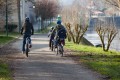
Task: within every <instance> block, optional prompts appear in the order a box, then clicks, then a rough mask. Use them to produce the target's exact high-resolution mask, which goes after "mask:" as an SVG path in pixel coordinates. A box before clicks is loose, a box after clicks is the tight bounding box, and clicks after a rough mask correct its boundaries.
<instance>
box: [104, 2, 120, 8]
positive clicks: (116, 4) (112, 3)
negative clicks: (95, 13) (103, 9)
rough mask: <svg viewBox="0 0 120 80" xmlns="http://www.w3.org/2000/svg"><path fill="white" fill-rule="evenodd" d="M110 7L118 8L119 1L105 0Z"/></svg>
mask: <svg viewBox="0 0 120 80" xmlns="http://www.w3.org/2000/svg"><path fill="white" fill-rule="evenodd" d="M105 1H106V2H107V3H109V4H110V5H113V6H115V7H117V8H120V0H105Z"/></svg>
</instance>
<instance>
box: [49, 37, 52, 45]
mask: <svg viewBox="0 0 120 80" xmlns="http://www.w3.org/2000/svg"><path fill="white" fill-rule="evenodd" d="M51 42H52V39H50V40H49V47H51Z"/></svg>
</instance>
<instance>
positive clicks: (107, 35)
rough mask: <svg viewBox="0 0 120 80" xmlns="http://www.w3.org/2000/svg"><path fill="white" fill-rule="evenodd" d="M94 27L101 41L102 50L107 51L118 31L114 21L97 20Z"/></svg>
mask: <svg viewBox="0 0 120 80" xmlns="http://www.w3.org/2000/svg"><path fill="white" fill-rule="evenodd" d="M95 27H96V32H97V33H98V35H99V37H100V40H101V42H102V46H103V50H104V51H108V50H109V48H110V45H111V42H112V41H113V39H114V38H115V36H116V35H117V33H118V31H117V29H116V26H115V25H114V21H110V22H108V21H106V20H105V21H97V23H96V25H95Z"/></svg>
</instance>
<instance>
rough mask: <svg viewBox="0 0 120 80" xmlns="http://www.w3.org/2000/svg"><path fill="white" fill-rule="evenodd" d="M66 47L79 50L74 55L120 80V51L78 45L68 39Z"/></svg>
mask: <svg viewBox="0 0 120 80" xmlns="http://www.w3.org/2000/svg"><path fill="white" fill-rule="evenodd" d="M65 48H67V49H70V50H73V51H77V52H76V53H73V54H72V56H74V58H75V57H77V59H78V60H79V62H82V63H84V64H85V65H87V66H88V67H89V68H91V69H93V70H95V71H97V72H99V73H101V74H103V75H105V76H106V77H105V78H107V79H110V80H120V70H119V69H120V52H117V51H108V52H104V51H103V50H102V49H101V48H96V47H91V46H84V45H76V44H74V43H72V42H67V41H66V46H65Z"/></svg>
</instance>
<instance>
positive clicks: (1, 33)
mask: <svg viewBox="0 0 120 80" xmlns="http://www.w3.org/2000/svg"><path fill="white" fill-rule="evenodd" d="M6 35H7V34H6V32H0V36H6ZM8 36H10V37H18V36H20V33H18V32H9V33H8Z"/></svg>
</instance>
